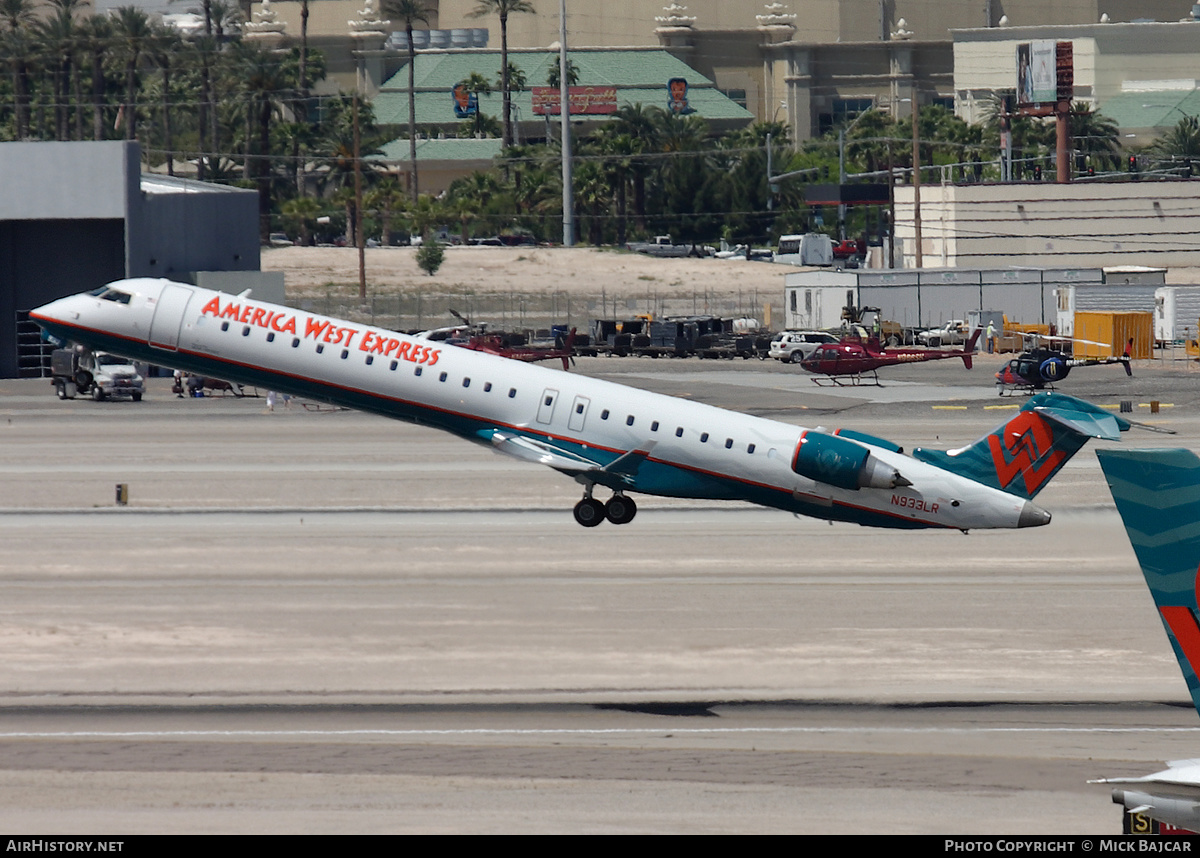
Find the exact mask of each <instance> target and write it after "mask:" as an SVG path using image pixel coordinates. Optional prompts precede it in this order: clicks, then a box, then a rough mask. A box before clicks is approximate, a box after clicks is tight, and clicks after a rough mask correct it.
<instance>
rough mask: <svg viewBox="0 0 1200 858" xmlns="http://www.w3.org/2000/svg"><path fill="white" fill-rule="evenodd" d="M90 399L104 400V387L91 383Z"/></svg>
mask: <svg viewBox="0 0 1200 858" xmlns="http://www.w3.org/2000/svg"><path fill="white" fill-rule="evenodd" d="M92 399H93V400H95V401H96V402H103V401H104V388H103V387H101V386H100V385H98V384H94V385H92Z"/></svg>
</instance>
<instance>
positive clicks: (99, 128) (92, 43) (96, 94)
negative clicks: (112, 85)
mask: <svg viewBox="0 0 1200 858" xmlns="http://www.w3.org/2000/svg"><path fill="white" fill-rule="evenodd" d="M80 30H81V38H82V40H83V44H84V45H85V47H86V50H87V53H88V56H89V57H90V58H91V79H92V139H93V140H103V139H104V136H105V125H106V123H105V121H104V107H105V104H106V102H107V101H108V84H107V81H106V80H105V78H104V57H105V54H106V53H107V52H108V47H109V44H110V42H111V40H112V24H111V23H110V22H109V19H108V18H106V17H101V16H100V15H93V16H92V17H90V18H88V19H87V20H85V21H84V23H83V26H82V27H81V28H80Z"/></svg>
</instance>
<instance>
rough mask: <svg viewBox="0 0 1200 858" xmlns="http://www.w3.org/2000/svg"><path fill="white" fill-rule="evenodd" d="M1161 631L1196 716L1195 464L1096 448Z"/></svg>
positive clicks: (1199, 644) (1199, 642)
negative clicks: (1162, 628) (1177, 666)
mask: <svg viewBox="0 0 1200 858" xmlns="http://www.w3.org/2000/svg"><path fill="white" fill-rule="evenodd" d="M1096 456H1097V458H1099V459H1100V467H1101V468H1103V469H1104V476H1105V478H1106V479H1107V480H1108V488H1109V491H1111V492H1112V496H1113V500H1114V501H1115V502H1116V504H1117V512H1119V513H1120V514H1121V521H1122V522H1124V524H1125V532H1126V533H1127V534H1128V535H1129V541H1130V542H1131V543H1132V544H1133V551H1134V553H1135V554H1136V555H1137V559H1138V564H1139V565H1140V566H1141V567H1142V574H1143V575H1144V576H1145V577H1146V584H1147V586H1149V588H1150V593H1151V594H1152V595H1153V596H1154V604H1155V605H1156V606H1157V607H1158V613H1159V616H1160V617H1161V618H1162V621H1163V627H1164V628H1165V629H1166V632H1167V637H1168V638H1169V639H1170V641H1171V646H1172V647H1173V648H1174V650H1175V658H1176V660H1177V661H1178V662H1179V668H1180V670H1182V671H1183V676H1184V679H1186V680H1187V686H1188V691H1189V692H1190V693H1191V695H1192V703H1193V704H1194V705H1195V706H1196V711H1197V712H1200V679H1198V678H1197V673H1196V671H1197V668H1200V622H1198V619H1197V617H1198V614H1200V606H1198V605H1197V602H1196V599H1197V596H1196V588H1197V584H1198V583H1200V581H1198V580H1197V566H1198V565H1200V458H1197V456H1196V454H1195V453H1192V452H1191V451H1190V450H1179V449H1174V450H1172V449H1159V450H1097V451H1096Z"/></svg>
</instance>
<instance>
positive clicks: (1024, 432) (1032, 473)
mask: <svg viewBox="0 0 1200 858" xmlns="http://www.w3.org/2000/svg"><path fill="white" fill-rule="evenodd" d="M1053 446H1054V431H1053V430H1052V429H1051V428H1050V424H1048V423H1047V422H1046V421H1045V420H1044V419H1043V418H1042V417H1041V416H1039V415H1038V414H1037V413H1035V412H1033V411H1022V412H1021V413H1020V414H1018V415H1017V416H1016V417H1014V418H1013V419H1012V420H1010V421H1008V423H1006V424H1005V425H1004V427H1003V428H1002V429H1001V430H1000V432H999V433H997V434H995V435H989V436H988V447H989V448H990V449H991V451H992V464H993V465H995V467H996V477H997V478H998V479H999V480H1000V487H1001V488H1008V486H1009V484H1010V483H1012V482H1013V481H1014V480H1016V478H1017V477H1019V476H1023V477H1024V478H1025V491H1026V493H1027V494H1028V495H1030V496H1033V495H1034V494H1035V493H1037V491H1038V490H1039V489H1041V487H1042V485H1043V484H1044V483H1045V482H1046V481H1047V480H1049V479H1050V478H1051V477H1052V476H1054V473H1055V472H1056V471H1057V470H1058V469H1059V468H1060V467H1061V466H1062V463H1063V462H1064V461H1066V459H1067V454H1066V452H1064V451H1063V450H1056V451H1054V452H1053V453H1051V452H1050V451H1051V450H1052V448H1053ZM1043 456H1044V457H1045V460H1044V461H1042V463H1041V464H1040V465H1039V464H1037V462H1038V460H1039V459H1041V458H1042V457H1043Z"/></svg>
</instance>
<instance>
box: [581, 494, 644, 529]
mask: <svg viewBox="0 0 1200 858" xmlns="http://www.w3.org/2000/svg"><path fill="white" fill-rule="evenodd" d="M635 515H637V504H635V503H634V502H633V498H630V497H626V496H625V495H623V494H621V493H620V492H617V493H616V494H614V495H613V496H612V497H611V498H609V500H608V503H600V501H598V500H596V499H595V498H594V497H592V487H591V486H588V488H587V491H586V492H585V493H584V496H583V500H581V501H580V502H579V503H577V504H575V520H576V521H577V522H579V523H580V524H582V525H583V526H584V527H595V526H596V525H598V524H600V522H602V521H604V519H606V518H607V519H608V520H609V521H611V522H612V523H613V524H628V523H629V522H631V521H633V517H634V516H635Z"/></svg>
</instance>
